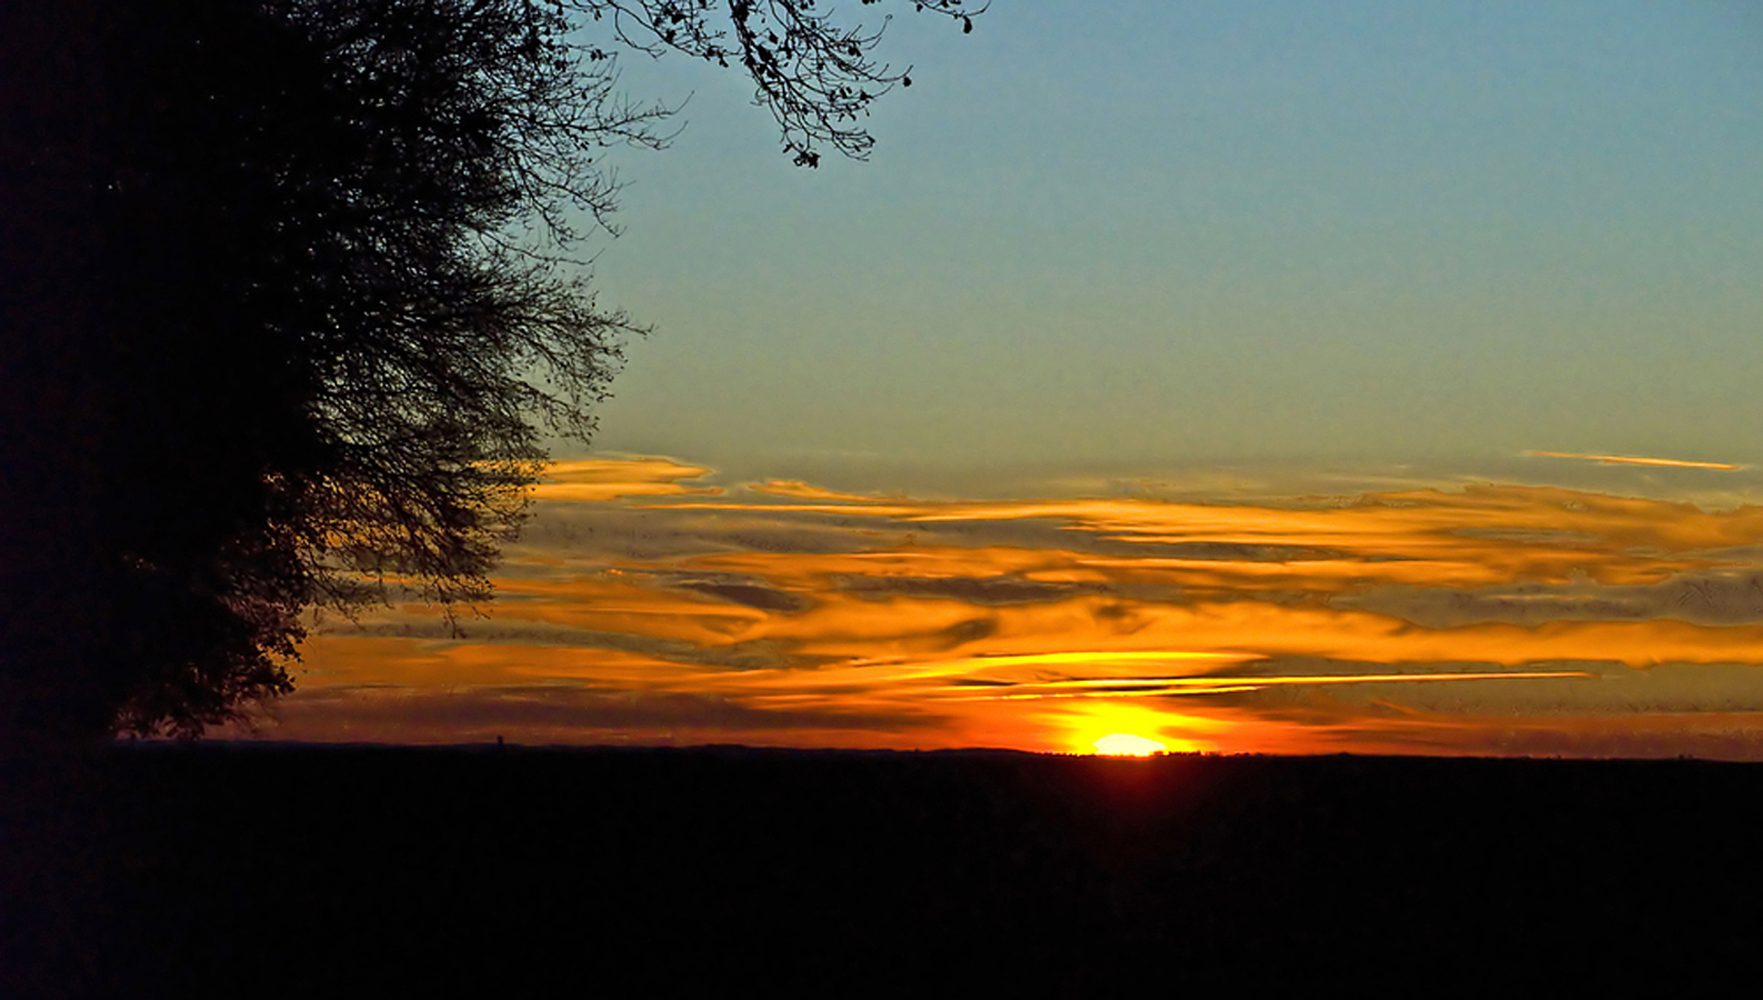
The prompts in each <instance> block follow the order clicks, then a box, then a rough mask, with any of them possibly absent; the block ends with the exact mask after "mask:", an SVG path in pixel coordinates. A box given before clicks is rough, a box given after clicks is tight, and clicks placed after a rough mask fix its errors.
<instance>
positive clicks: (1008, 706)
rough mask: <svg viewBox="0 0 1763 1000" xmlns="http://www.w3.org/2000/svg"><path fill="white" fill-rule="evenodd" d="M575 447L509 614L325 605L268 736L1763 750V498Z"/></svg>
mask: <svg viewBox="0 0 1763 1000" xmlns="http://www.w3.org/2000/svg"><path fill="white" fill-rule="evenodd" d="M712 476H713V472H712V470H710V469H708V468H705V467H702V466H696V465H687V464H682V463H678V462H675V461H672V460H669V459H664V458H654V457H640V458H600V459H591V460H581V461H574V462H562V463H557V464H556V465H554V466H553V467H552V469H551V472H550V476H549V477H548V480H547V482H545V483H544V484H542V485H540V486H539V487H537V488H536V490H535V497H536V500H537V503H536V505H535V509H534V513H535V517H534V519H533V521H532V522H531V524H530V525H529V527H528V529H527V531H526V533H525V536H524V537H523V539H522V540H521V541H520V542H519V543H517V544H516V545H514V546H512V547H511V548H510V549H509V550H508V558H507V561H506V562H505V564H504V565H503V567H502V569H501V573H500V577H499V579H498V580H497V586H498V593H499V597H498V599H497V601H496V602H495V603H494V604H493V605H491V606H489V607H487V608H485V609H484V610H485V611H486V613H487V617H483V618H470V617H467V618H465V619H464V621H463V625H464V633H465V634H464V635H462V636H454V635H451V634H449V632H448V630H447V628H446V626H445V624H444V623H443V622H442V620H441V618H440V616H439V615H438V613H437V612H436V611H435V609H432V608H426V607H423V606H421V605H409V604H405V605H397V606H390V607H381V608H373V609H369V610H368V612H367V613H365V614H363V615H362V616H361V617H360V618H359V619H358V620H356V621H354V622H350V621H347V620H344V619H339V618H336V617H334V616H333V617H326V618H324V619H322V620H321V621H320V623H319V625H318V627H317V628H316V629H315V634H314V636H313V638H312V639H310V640H309V641H308V643H307V645H306V647H305V658H304V663H303V664H302V667H301V669H300V670H299V671H298V673H297V680H298V684H299V690H298V691H297V693H296V694H295V695H293V696H291V697H289V698H286V699H284V700H282V701H281V702H279V703H277V704H276V705H274V706H273V707H272V708H271V709H270V711H269V714H268V715H266V716H265V717H264V718H263V719H261V720H259V722H258V729H257V735H259V736H261V737H264V738H277V739H305V740H374V741H390V742H475V741H484V740H492V739H494V738H495V737H496V736H503V737H505V738H507V739H508V740H510V741H514V742H526V743H609V742H617V743H678V744H697V743H718V742H739V743H749V744H765V745H782V746H844V747H894V748H936V747H948V746H1003V747H1013V748H1019V749H1029V750H1051V751H1060V752H1088V751H1089V749H1090V748H1091V746H1092V744H1093V743H1094V741H1095V740H1096V739H1098V738H1100V737H1102V736H1105V735H1108V734H1110V733H1116V732H1119V733H1128V734H1132V735H1139V736H1144V737H1147V738H1152V739H1156V740H1159V741H1161V742H1163V743H1164V744H1166V745H1167V746H1168V747H1169V748H1170V749H1172V750H1205V751H1224V752H1243V751H1255V752H1334V751H1342V750H1347V751H1357V752H1410V753H1568V754H1594V755H1606V754H1623V755H1630V754H1677V753H1694V754H1699V755H1705V756H1720V757H1745V758H1752V757H1758V756H1763V739H1760V738H1759V737H1760V736H1763V714H1760V713H1763V672H1759V671H1760V670H1763V565H1760V560H1763V548H1759V547H1758V546H1757V545H1755V544H1754V542H1755V540H1757V539H1759V538H1763V509H1759V508H1756V507H1745V506H1740V507H1736V508H1733V509H1729V510H1704V509H1701V508H1698V507H1695V506H1692V505H1689V504H1684V503H1674V502H1668V501H1663V500H1657V499H1645V498H1635V497H1620V496H1612V495H1605V494H1599V493H1591V492H1583V491H1574V490H1567V489H1561V488H1554V487H1535V486H1510V485H1497V484H1482V485H1472V486H1469V487H1466V488H1458V489H1451V490H1425V489H1415V490H1405V491H1401V492H1391V493H1383V494H1365V495H1357V496H1351V497H1309V498H1302V499H1293V500H1287V501H1279V502H1272V501H1265V500H1263V501H1257V502H1253V503H1248V502H1231V503H1225V502H1213V503H1200V502H1194V501H1192V500H1181V501H1175V500H1164V499H1157V498H1154V497H1147V496H1132V497H1128V496H1090V497H1082V498H1059V497H1051V498H1035V499H1022V500H1002V501H1000V500H964V499H959V498H956V499H948V498H944V499H938V500H921V499H914V498H911V497H904V496H890V497H870V496H859V495H852V494H846V493H839V492H835V491H832V490H826V489H822V488H819V487H816V486H814V485H812V484H808V483H801V482H779V481H770V482H762V483H756V484H746V485H736V486H716V485H710V484H708V483H706V482H705V480H706V479H708V478H710V477H712Z"/></svg>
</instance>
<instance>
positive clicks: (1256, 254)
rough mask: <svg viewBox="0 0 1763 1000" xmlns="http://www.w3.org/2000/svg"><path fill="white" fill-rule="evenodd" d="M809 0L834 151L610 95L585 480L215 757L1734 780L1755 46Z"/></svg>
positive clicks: (1757, 457)
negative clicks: (818, 749)
mask: <svg viewBox="0 0 1763 1000" xmlns="http://www.w3.org/2000/svg"><path fill="white" fill-rule="evenodd" d="M845 6H849V7H850V8H852V9H851V11H850V12H848V16H864V17H869V18H871V20H872V21H873V19H874V17H875V16H876V14H875V12H876V11H878V10H886V9H893V10H894V11H895V13H896V16H895V17H894V18H893V20H892V22H891V23H890V26H889V28H888V33H887V37H886V40H885V41H884V44H883V46H882V48H881V49H880V50H879V53H878V54H879V55H880V56H881V57H882V58H883V59H885V60H887V61H890V62H892V63H893V64H894V65H896V66H898V67H900V68H904V67H905V66H907V65H911V66H912V67H913V69H912V77H913V81H914V85H913V87H912V88H910V89H900V90H896V91H894V92H893V93H890V94H888V95H887V96H886V97H884V98H883V99H882V100H881V101H879V102H878V103H877V105H876V108H875V113H874V115H873V116H872V118H871V119H870V120H869V121H868V122H867V123H866V124H867V125H868V127H869V128H870V130H871V131H872V132H873V133H874V134H875V136H876V137H877V146H876V148H875V151H874V154H873V156H872V157H871V158H870V159H869V160H868V161H867V162H861V163H859V162H852V161H846V160H840V159H837V158H836V157H835V156H833V155H828V156H827V157H825V158H824V159H823V160H822V166H821V167H820V168H819V169H818V170H804V169H801V168H797V167H794V166H792V165H791V164H790V163H789V160H788V158H786V157H785V156H783V155H781V153H780V151H779V145H778V141H777V135H776V131H775V128H774V126H773V125H772V123H771V121H770V118H769V117H768V116H767V115H766V114H765V113H764V112H763V111H762V110H760V109H758V108H755V107H753V106H751V104H750V102H749V96H750V86H749V87H743V86H741V83H740V80H739V79H738V78H737V77H735V76H734V75H732V74H729V73H724V72H718V71H715V70H714V69H713V68H710V67H700V66H697V65H694V64H691V63H688V62H686V61H685V60H683V59H679V58H664V59H662V60H659V61H653V62H651V61H649V60H647V59H642V58H640V57H639V58H629V57H627V58H625V59H624V60H623V61H622V66H623V73H624V75H623V82H624V84H625V86H626V88H627V89H628V90H629V91H630V92H631V93H632V95H633V96H636V97H640V98H648V99H661V100H666V101H670V102H676V103H677V102H679V101H682V100H683V101H684V102H685V106H684V109H683V111H682V112H681V114H680V115H679V121H680V122H682V123H683V124H684V127H683V129H682V130H681V131H680V132H679V134H678V135H677V136H675V138H674V140H673V142H672V144H671V148H669V149H667V150H664V151H661V152H643V151H636V150H618V151H615V152H614V153H613V163H614V164H615V165H616V167H617V170H618V172H619V176H620V178H621V179H622V180H623V181H624V182H625V187H624V188H623V190H622V192H621V206H620V211H619V213H618V217H617V221H618V222H619V223H620V225H621V226H622V227H623V232H622V234H621V235H620V236H618V237H617V238H616V239H601V240H599V241H597V243H596V244H595V246H594V247H593V252H594V262H593V269H592V271H593V287H594V288H595V289H596V293H597V295H598V296H599V301H600V303H601V304H602V305H605V306H614V307H620V308H623V309H626V310H628V311H629V312H630V313H631V314H632V315H633V317H634V318H636V319H637V320H638V321H639V322H644V323H648V324H651V325H652V326H653V332H652V333H651V334H650V335H649V336H647V337H646V338H643V339H638V340H635V341H633V342H632V343H631V344H630V345H629V347H628V350H627V355H628V363H627V366H626V368H625V370H624V371H623V372H622V373H621V374H620V375H619V377H618V378H617V380H616V381H615V382H614V384H613V392H614V397H613V398H612V399H611V400H609V401H607V402H606V403H605V404H604V405H602V406H601V407H600V409H599V411H598V414H599V430H598V434H597V437H596V439H595V441H594V443H593V447H592V448H591V449H587V448H584V447H583V446H580V445H574V446H570V445H562V446H560V447H559V448H558V449H557V451H556V455H557V458H558V462H557V464H556V465H555V466H554V467H553V468H552V469H551V470H550V472H549V474H548V475H547V477H546V481H545V482H544V483H542V484H541V485H540V486H539V487H537V488H536V490H535V504H534V508H533V513H534V517H533V519H532V521H531V522H530V524H529V525H528V528H527V530H526V531H525V533H524V534H523V536H522V538H521V539H520V540H519V541H518V542H516V543H514V544H512V545H511V546H510V547H509V549H508V550H507V559H506V561H505V563H504V565H503V566H502V568H501V570H500V571H499V574H500V575H499V577H498V580H497V584H498V588H499V597H498V599H497V600H496V601H495V602H494V603H493V604H491V605H488V606H486V607H485V608H484V609H483V611H484V613H485V615H486V617H474V616H471V615H469V614H468V615H466V616H465V617H463V618H462V619H461V620H460V624H461V626H462V628H463V630H464V635H463V636H460V635H454V634H453V633H452V632H451V631H450V630H449V627H448V625H447V623H446V622H445V621H443V620H442V618H441V616H440V615H439V613H438V612H437V610H436V609H434V608H429V607H425V606H422V605H420V604H418V603H406V602H400V601H394V602H393V603H392V604H390V605H388V606H387V607H383V608H375V609H369V611H368V612H367V613H365V614H363V615H362V616H361V617H360V618H359V619H357V620H355V621H349V620H347V619H340V618H336V617H335V616H332V617H329V618H326V619H324V620H322V621H321V622H319V623H318V624H317V626H316V628H315V630H314V635H313V637H312V638H311V639H310V640H309V641H308V643H307V646H306V650H305V654H304V661H303V664H302V666H301V668H300V669H299V670H297V671H296V681H297V683H298V685H299V690H298V691H297V692H296V693H295V694H294V695H292V696H290V697H288V698H285V699H282V700H281V701H280V702H278V703H276V704H274V705H272V706H271V707H270V708H269V709H268V711H267V713H266V714H265V715H264V716H263V717H262V718H260V719H259V720H258V721H257V729H256V730H255V735H257V736H258V737H260V738H276V739H310V740H374V741H391V742H476V741H488V740H493V739H495V738H496V737H497V736H503V737H505V738H507V739H509V740H511V741H515V742H528V743H668V744H699V743H749V744H762V745H777V746H850V747H894V748H902V749H908V748H917V749H929V748H936V747H948V746H1005V747H1013V748H1017V749H1026V750H1045V751H1056V752H1090V750H1091V749H1092V747H1093V745H1094V742H1095V741H1096V740H1098V739H1100V738H1102V737H1105V736H1108V735H1110V734H1127V735H1134V736H1140V737H1143V738H1146V739H1150V740H1155V741H1157V742H1159V743H1161V744H1163V745H1164V746H1166V747H1167V748H1169V749H1171V750H1198V751H1213V752H1273V753H1300V752H1336V751H1351V752H1379V753H1382V752H1395V753H1424V754H1452V753H1455V754H1533V755H1548V754H1568V755H1593V756H1606V755H1625V756H1626V755H1640V756H1657V755H1676V754H1680V753H1689V754H1695V755H1700V756H1711V757H1728V758H1742V759H1759V758H1763V673H1760V672H1759V671H1763V507H1760V506H1759V505H1760V504H1763V472H1760V471H1759V468H1758V466H1759V463H1760V462H1763V421H1760V420H1759V419H1758V418H1759V416H1760V415H1763V407H1759V406H1758V405H1757V404H1756V402H1755V401H1754V400H1753V398H1752V389H1753V386H1754V377H1753V374H1752V373H1753V372H1755V371H1757V370H1758V369H1759V367H1760V365H1763V336H1760V335H1759V334H1763V329H1760V326H1763V108H1760V106H1759V105H1758V103H1757V101H1756V100H1755V95H1756V94H1758V93H1763V11H1760V10H1759V8H1757V7H1755V6H1754V5H1752V4H1749V3H1744V2H1730V3H1721V2H1714V0H1704V2H1685V3H1679V4H1669V5H1664V4H1650V3H1624V2H1615V0H1611V2H1596V3H1592V2H1587V3H1570V2H1548V3H1538V2H1531V3H1506V4H1502V3H1446V2H1440V3H1424V2H1413V0H1404V2H1388V3H1375V2H1365V3H1342V4H1322V3H1254V4H1245V3H1188V2H1182V3H1169V2H1157V3H1137V2H1120V3H1110V4H1076V3H1056V2H1051V0H996V2H994V3H993V4H992V6H991V9H990V10H988V11H987V12H986V13H985V14H984V15H983V16H982V17H979V18H977V19H976V20H975V26H974V31H973V32H972V33H971V34H963V33H961V32H960V30H959V28H958V27H956V26H953V25H951V24H950V23H949V22H947V21H944V20H941V19H932V18H929V17H923V16H914V15H913V14H912V12H911V9H910V6H909V5H896V6H894V7H889V5H882V6H881V7H879V8H878V7H868V6H864V7H859V6H858V5H855V4H848V5H845Z"/></svg>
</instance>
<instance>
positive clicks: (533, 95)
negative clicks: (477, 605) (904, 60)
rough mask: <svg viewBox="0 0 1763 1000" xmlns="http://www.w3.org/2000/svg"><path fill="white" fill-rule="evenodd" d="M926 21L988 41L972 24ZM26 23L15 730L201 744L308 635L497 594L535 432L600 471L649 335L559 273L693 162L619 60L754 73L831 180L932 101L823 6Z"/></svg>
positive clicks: (18, 139) (478, 4)
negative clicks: (575, 250)
mask: <svg viewBox="0 0 1763 1000" xmlns="http://www.w3.org/2000/svg"><path fill="white" fill-rule="evenodd" d="M863 2H864V3H865V4H868V3H872V2H875V0H863ZM915 6H916V7H917V8H918V9H921V10H926V11H929V12H933V13H938V14H942V15H946V16H950V17H955V18H959V20H960V23H961V24H962V26H963V29H964V30H970V28H971V21H969V20H968V19H967V16H966V15H964V14H962V13H961V8H960V0H925V2H924V3H921V4H917V5H915ZM18 7H19V8H36V9H9V10H8V11H7V12H6V14H5V15H4V17H5V19H6V20H5V21H3V22H0V35H3V36H4V37H5V38H7V39H9V43H8V51H6V52H4V53H0V56H3V62H4V66H5V69H4V70H0V72H4V73H6V74H7V77H6V78H4V79H0V89H3V90H4V94H5V97H4V100H5V101H6V102H7V103H6V106H5V110H4V115H3V116H0V120H3V121H4V128H5V134H4V135H3V136H0V139H3V144H0V148H4V150H5V163H4V171H5V173H4V175H3V178H4V185H5V186H4V190H6V191H7V192H8V204H9V206H10V207H9V209H8V217H7V218H5V219H4V222H5V223H6V231H7V232H8V233H9V239H8V240H7V241H6V245H5V248H4V250H3V251H0V252H3V253H5V255H6V256H5V257H4V259H3V263H4V267H5V274H6V276H7V277H6V281H7V284H6V295H5V298H4V300H3V302H0V308H3V309H4V322H5V329H6V333H7V336H6V338H5V342H4V347H3V348H0V351H3V352H4V353H0V364H3V366H4V371H5V373H6V374H5V378H6V380H7V383H8V384H5V385H0V393H3V395H4V400H3V402H0V408H3V409H0V418H3V419H4V427H5V435H4V440H3V442H0V448H3V449H4V450H3V451H0V462H3V464H0V469H3V470H4V474H5V479H4V480H3V481H0V503H3V504H4V507H0V519H3V525H0V531H3V532H4V536H3V538H0V574H3V575H4V583H5V596H6V602H7V603H6V617H5V618H4V619H3V620H0V658H3V660H0V662H3V664H4V669H3V671H0V715H3V716H4V718H3V719H0V721H3V722H4V725H5V727H6V729H7V730H8V731H10V732H15V733H16V732H25V731H32V732H39V733H44V732H47V733H61V734H70V733H88V734H96V733H103V732H109V731H114V730H118V729H120V730H126V731H132V732H137V733H143V734H145V733H153V732H159V731H167V730H169V731H172V732H176V733H179V734H183V735H194V734H198V733H200V732H201V731H202V730H203V729H204V728H205V727H207V726H209V725H212V724H215V723H218V722H221V721H224V720H226V719H230V718H234V717H237V716H238V715H239V714H240V713H241V711H242V709H243V708H244V707H246V706H248V705H249V704H250V703H252V702H253V701H256V700H258V699H262V698H267V697H273V696H275V695H277V694H280V693H284V692H286V691H287V690H289V689H290V687H291V681H290V678H289V675H288V672H287V667H288V662H289V660H290V659H291V658H293V657H295V656H296V654H297V646H298V643H299V641H300V639H301V638H302V637H303V632H302V629H301V624H300V623H301V615H302V612H303V611H304V609H306V608H307V607H309V606H311V605H313V604H328V605H332V606H336V607H341V608H345V609H346V608H349V607H353V606H358V605H359V604H361V603H362V602H364V601H367V600H370V599H373V598H374V597H376V596H378V595H381V594H383V593H385V588H386V587H388V586H400V587H408V588H411V589H413V590H415V591H416V592H418V593H421V594H423V595H425V596H426V597H428V598H429V599H431V600H433V601H435V602H437V603H439V604H440V605H441V606H442V607H443V609H446V611H447V613H449V614H451V613H452V609H453V608H455V607H456V606H458V605H460V604H462V603H470V602H473V601H477V600H480V599H483V598H485V597H487V596H488V594H489V581H488V571H489V569H490V568H491V567H492V565H493V563H494V560H495V558H496V554H497V551H498V546H499V544H500V543H501V542H502V541H503V540H505V539H506V538H507V537H509V535H510V534H511V533H512V532H513V531H514V530H515V529H516V528H517V527H518V525H519V523H520V521H521V518H522V517H523V515H524V512H525V502H526V501H525V487H526V486H527V485H528V484H530V483H531V482H532V481H533V478H534V475H535V473H536V471H537V470H538V468H539V467H540V463H541V462H542V461H543V459H544V453H543V452H542V450H541V449H540V447H539V441H540V440H541V434H542V433H543V432H544V431H547V430H549V431H560V432H564V433H568V434H572V435H574V436H576V437H578V438H581V439H584V440H585V439H587V438H588V436H589V435H590V434H591V433H592V431H593V427H594V422H593V404H594V403H595V402H597V401H598V400H600V399H602V398H603V397H604V394H605V392H606V388H607V385H608V382H609V380H610V378H611V377H612V375H613V374H614V373H615V372H616V370H617V366H618V363H619V361H620V359H621V354H620V347H621V344H622V343H623V339H624V337H625V336H627V335H628V334H630V333H632V332H634V331H635V330H637V329H638V328H637V327H635V326H634V325H633V324H632V323H631V322H630V321H629V320H628V319H627V318H626V317H625V316H624V315H623V314H621V313H617V312H607V311H603V310H600V309H599V308H597V307H596V305H595V303H594V300H593V297H592V295H591V294H590V293H589V290H588V289H587V288H586V287H585V286H584V285H583V284H582V282H581V280H580V279H579V278H571V277H569V274H570V273H571V272H570V271H569V270H568V269H567V268H565V267H564V266H563V265H564V264H565V263H566V262H567V258H568V254H569V252H570V249H571V247H572V246H573V245H574V244H575V242H576V241H577V240H578V239H579V238H580V236H581V235H582V233H580V232H579V231H578V225H577V223H576V221H575V220H577V219H586V220H588V224H589V225H591V226H602V227H603V226H607V225H608V218H609V216H610V213H611V212H612V211H613V209H614V208H615V194H616V187H615V185H614V184H613V183H612V181H611V178H610V175H609V174H608V173H607V172H606V171H605V170H603V169H602V167H601V163H600V159H599V157H600V154H601V152H602V150H604V149H605V148H606V147H607V146H609V145H614V144H622V143H634V144H637V145H644V146H651V147H659V146H662V145H664V144H665V138H664V136H663V135H662V134H661V133H660V132H659V131H658V127H659V126H660V124H661V123H662V122H664V121H665V119H666V118H667V116H668V114H669V109H668V108H666V107H664V106H660V105H648V106H635V105H632V104H630V103H628V102H626V101H624V100H623V99H622V98H621V97H620V96H619V95H618V93H617V91H616V87H615V83H616V61H617V60H616V55H617V53H618V52H619V51H621V50H622V51H625V52H627V53H628V52H633V51H634V52H640V53H647V54H650V55H656V54H659V53H661V52H663V51H667V50H675V51H678V52H682V53H685V54H687V55H689V56H692V57H695V58H700V59H706V60H710V61H712V62H716V63H718V64H721V65H734V66H737V67H738V68H740V69H741V70H743V71H744V72H746V73H748V74H749V75H750V76H751V78H752V79H753V80H754V82H755V84H756V87H757V91H756V101H757V102H758V103H759V104H761V105H762V106H765V107H767V108H769V109H770V110H771V112H772V114H773V116H774V117H775V119H776V121H777V122H778V124H779V127H780V130H781V132H782V136H783V145H784V149H785V152H786V154H787V155H789V156H790V157H791V158H792V159H793V160H794V161H795V162H796V163H798V164H801V165H805V166H813V165H815V164H816V163H818V159H819V148H820V147H822V146H831V147H833V148H835V149H837V150H839V151H840V152H842V153H845V154H847V155H850V156H855V157H862V156H864V155H865V154H866V153H867V151H868V150H869V148H870V141H871V140H870V138H869V136H868V135H867V134H866V133H865V132H864V131H863V130H862V129H861V128H860V127H858V126H857V124H856V119H857V117H858V116H859V115H860V114H861V113H862V112H863V110H864V109H866V108H867V106H868V104H869V103H870V102H871V101H873V100H874V99H876V98H877V97H878V96H880V95H881V94H882V93H885V92H886V91H887V90H888V89H889V88H890V87H891V86H893V85H895V84H901V85H909V84H910V79H909V77H908V76H907V75H906V74H905V73H904V72H902V73H894V72H892V71H891V70H890V69H889V68H888V67H886V66H878V65H876V64H874V63H872V62H870V61H869V58H868V53H869V52H870V51H871V50H872V49H873V47H874V46H875V44H876V43H877V41H878V39H879V34H878V33H866V32H864V31H863V29H861V28H845V27H841V26H839V25H838V24H836V23H835V22H834V21H833V19H832V18H831V15H830V14H829V13H821V12H818V11H816V10H815V7H814V0H730V2H729V5H728V8H727V10H726V12H721V11H717V10H712V8H711V6H710V4H709V2H708V0H628V2H627V0H565V2H552V3H548V4H540V3H535V2H533V0H234V2H228V3H213V2H205V0H169V2H164V3H157V4H151V5H148V4H139V3H136V2H133V0H58V3H56V4H53V5H18ZM578 21H579V22H580V24H579V25H578V24H577V22H578ZM596 24H598V25H601V26H602V27H603V28H604V29H605V31H606V36H605V38H604V39H603V40H602V41H601V42H600V43H599V44H593V43H582V42H579V41H576V40H575V37H576V36H574V35H572V31H573V30H574V29H575V28H577V27H588V28H592V27H593V26H594V25H596ZM601 45H605V46H608V47H609V48H610V49H611V51H608V50H607V48H602V47H600V46H601Z"/></svg>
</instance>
